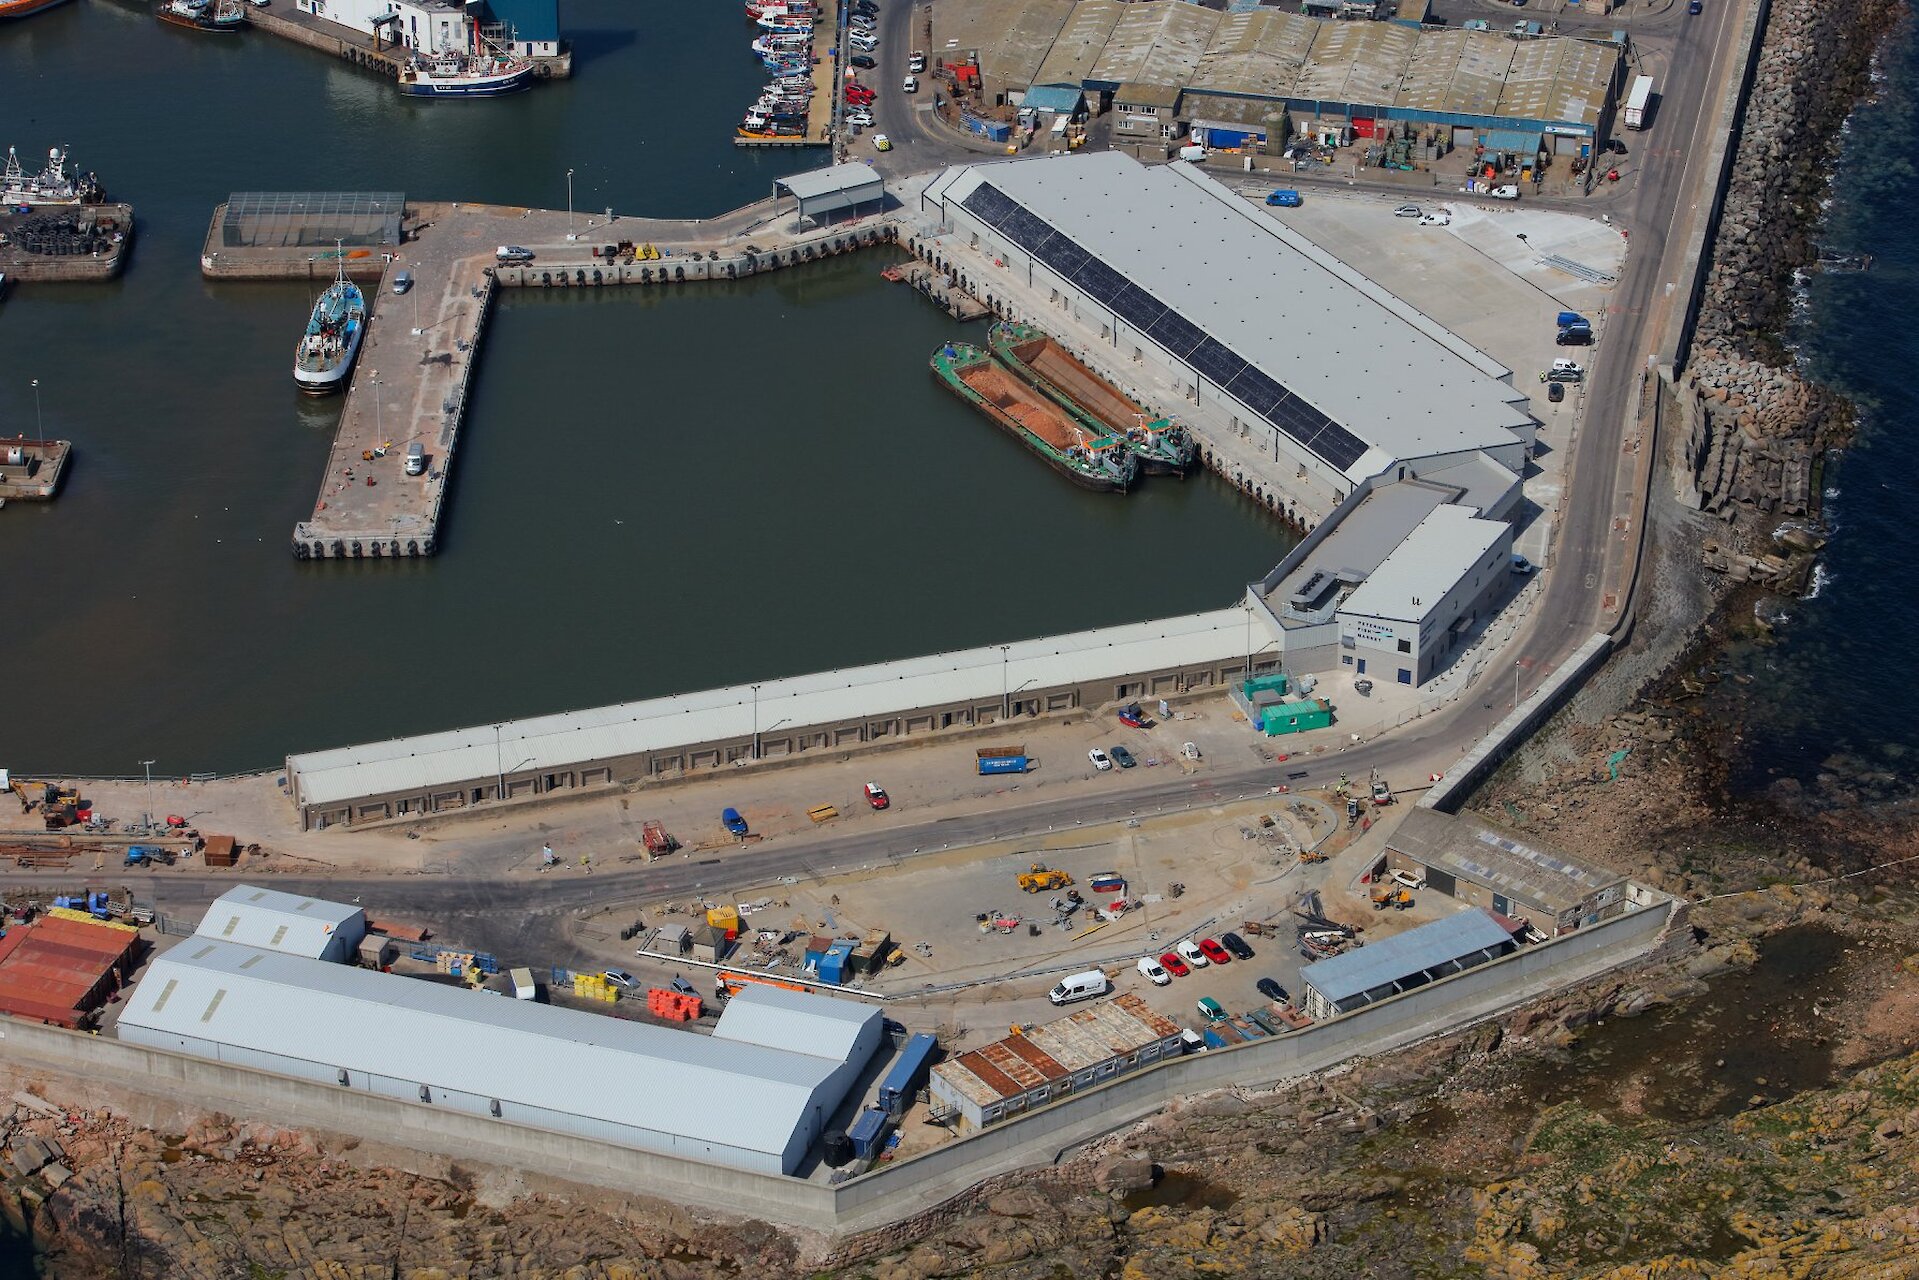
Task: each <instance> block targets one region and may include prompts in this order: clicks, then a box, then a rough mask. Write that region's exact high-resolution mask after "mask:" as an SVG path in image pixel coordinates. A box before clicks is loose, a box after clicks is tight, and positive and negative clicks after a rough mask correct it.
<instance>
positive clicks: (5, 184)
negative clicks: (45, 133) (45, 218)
mask: <svg viewBox="0 0 1919 1280" xmlns="http://www.w3.org/2000/svg"><path fill="white" fill-rule="evenodd" d="M106 198H107V193H106V188H104V187H102V186H101V185H100V180H99V179H98V178H97V177H95V176H94V175H93V174H91V173H79V172H75V173H72V174H69V173H68V172H67V154H66V152H64V151H62V150H61V149H60V148H58V147H55V148H53V149H52V150H51V151H48V152H47V167H46V168H44V169H42V170H41V171H40V172H39V173H28V172H27V171H26V170H25V169H24V168H22V167H21V164H20V155H19V153H18V152H16V151H15V150H14V149H13V148H12V147H8V148H7V167H6V169H5V170H0V205H21V204H27V205H50V204H51V205H60V204H66V205H73V204H102V203H104V202H105V201H106Z"/></svg>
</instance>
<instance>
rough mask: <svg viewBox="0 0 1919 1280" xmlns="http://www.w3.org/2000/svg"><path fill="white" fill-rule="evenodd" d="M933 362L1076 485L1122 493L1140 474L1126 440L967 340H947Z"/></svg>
mask: <svg viewBox="0 0 1919 1280" xmlns="http://www.w3.org/2000/svg"><path fill="white" fill-rule="evenodd" d="M930 363H931V365H932V368H933V376H934V377H935V378H938V379H939V381H940V382H941V384H942V385H944V386H945V387H946V388H947V389H948V390H949V391H952V392H953V393H954V394H955V395H957V396H959V397H960V399H962V400H964V401H966V402H967V403H968V404H970V405H972V406H973V407H974V408H976V409H978V410H979V411H980V412H981V413H983V414H985V415H986V416H987V417H988V418H990V419H992V421H993V422H994V423H995V424H996V425H997V426H999V427H1000V429H1001V430H1003V431H1005V432H1006V433H1007V434H1008V435H1010V436H1012V437H1013V438H1014V439H1015V440H1017V441H1019V442H1020V443H1021V444H1023V445H1025V446H1026V447H1027V448H1028V449H1031V450H1032V451H1033V452H1034V453H1037V454H1038V455H1039V456H1040V457H1041V458H1043V459H1045V461H1046V463H1047V465H1048V466H1050V467H1052V468H1053V470H1055V471H1057V472H1059V473H1060V474H1061V475H1063V476H1065V477H1066V478H1067V479H1068V480H1071V481H1072V482H1073V483H1074V484H1076V485H1079V486H1080V487H1082V488H1085V489H1101V490H1107V491H1110V492H1114V493H1124V492H1126V490H1128V489H1130V488H1132V487H1133V482H1134V481H1135V480H1137V479H1138V478H1139V458H1138V457H1137V456H1135V455H1134V453H1133V451H1132V450H1131V449H1129V448H1128V447H1127V446H1126V442H1125V440H1124V439H1122V438H1121V437H1119V436H1115V435H1112V434H1111V433H1108V432H1104V431H1102V430H1100V429H1099V427H1098V426H1097V424H1095V423H1093V422H1092V420H1091V419H1089V418H1086V417H1084V416H1083V415H1077V414H1072V413H1069V412H1068V411H1067V410H1066V409H1064V408H1063V407H1062V406H1059V405H1056V404H1054V403H1052V402H1050V401H1049V400H1047V399H1046V398H1045V397H1043V396H1040V395H1039V394H1037V393H1036V392H1034V391H1033V390H1032V389H1031V388H1030V387H1028V386H1027V385H1026V384H1025V383H1023V382H1021V381H1020V380H1019V379H1018V378H1016V377H1014V376H1013V375H1012V374H1011V373H1010V372H1009V371H1008V370H1007V368H1006V366H1004V365H1002V364H1001V363H1000V362H999V361H997V360H995V359H994V358H993V356H992V354H991V353H990V352H986V351H982V350H980V349H979V348H978V347H976V346H973V345H972V344H971V343H968V342H949V343H947V344H945V345H944V346H942V347H940V348H939V350H937V351H935V352H934V353H933V358H932V360H931V362H930Z"/></svg>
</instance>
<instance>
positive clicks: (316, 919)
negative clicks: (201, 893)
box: [196, 884, 366, 959]
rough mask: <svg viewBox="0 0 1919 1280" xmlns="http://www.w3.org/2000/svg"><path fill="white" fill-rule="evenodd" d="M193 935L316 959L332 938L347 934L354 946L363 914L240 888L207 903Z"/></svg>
mask: <svg viewBox="0 0 1919 1280" xmlns="http://www.w3.org/2000/svg"><path fill="white" fill-rule="evenodd" d="M196 932H197V933H198V935H199V936H200V937H203V938H214V939H219V940H221V941H225V942H241V943H245V944H246V945H247V946H250V947H264V948H266V949H268V950H270V951H283V952H285V953H286V954H288V955H295V956H308V957H311V958H316V959H317V958H318V957H319V956H320V955H321V954H322V953H324V952H325V951H326V949H327V946H328V944H330V943H331V942H332V941H333V938H334V936H335V935H336V934H338V933H341V932H345V933H347V934H348V935H349V936H348V938H347V942H346V945H347V946H348V947H353V946H356V945H358V943H359V941H360V939H361V938H362V937H363V936H365V934H366V915H365V913H363V912H362V911H361V910H360V908H358V907H351V906H348V905H346V904H345V903H341V902H327V901H324V900H322V899H320V898H308V897H303V896H301V895H299V894H293V893H281V892H280V891H279V890H278V889H261V888H258V887H256V886H254V885H247V884H242V885H235V886H234V887H233V888H231V889H228V890H227V891H226V892H225V893H223V894H221V895H220V896H219V897H217V898H215V899H214V900H213V905H211V906H209V907H208V908H207V913H206V915H204V916H202V917H201V918H200V927H199V929H198V930H197V931H196Z"/></svg>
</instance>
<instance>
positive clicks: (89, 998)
mask: <svg viewBox="0 0 1919 1280" xmlns="http://www.w3.org/2000/svg"><path fill="white" fill-rule="evenodd" d="M139 947H140V935H139V934H138V933H136V932H134V931H133V930H131V929H124V928H119V927H116V926H113V925H106V924H90V923H87V922H85V921H80V920H63V919H60V918H58V917H54V916H47V917H43V918H41V919H39V920H35V921H34V922H33V923H32V924H25V925H14V926H12V927H11V928H9V929H8V930H7V933H6V936H5V937H4V938H0V1013H8V1014H11V1015H12V1016H14V1017H16V1018H30V1019H32V1020H34V1021H36V1022H51V1023H53V1024H55V1025H56V1026H62V1027H77V1026H79V1025H80V1022H81V1020H82V1019H83V1018H84V1017H85V1016H86V1015H87V1014H89V1013H91V1012H93V1011H94V1010H95V1009H98V1008H99V1007H100V1006H101V1005H103V1004H105V1003H106V1001H107V999H108V997H110V996H112V995H113V993H114V992H116V991H118V990H119V989H120V986H121V984H122V983H123V982H124V981H126V979H127V976H128V975H129V974H131V973H132V972H133V966H134V963H135V957H136V956H137V954H138V951H139Z"/></svg>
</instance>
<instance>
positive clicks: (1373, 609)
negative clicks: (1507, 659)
mask: <svg viewBox="0 0 1919 1280" xmlns="http://www.w3.org/2000/svg"><path fill="white" fill-rule="evenodd" d="M1512 548H1513V530H1512V526H1511V525H1509V524H1507V523H1506V522H1505V521H1503V520H1485V519H1482V518H1480V517H1479V516H1477V515H1474V514H1473V513H1472V511H1470V510H1468V509H1467V508H1465V507H1462V506H1458V505H1456V504H1453V503H1447V504H1445V505H1443V506H1439V507H1435V508H1434V509H1433V511H1432V512H1431V513H1430V514H1429V515H1428V516H1427V517H1426V518H1425V519H1424V520H1422V521H1420V522H1419V524H1418V526H1417V527H1416V528H1414V529H1413V531H1412V532H1411V533H1410V534H1408V535H1407V536H1406V540H1405V541H1404V542H1401V543H1400V544H1399V545H1398V546H1397V547H1394V548H1393V549H1392V551H1391V552H1390V553H1388V554H1387V556H1386V558H1385V559H1384V560H1382V561H1380V563H1379V567H1378V568H1376V569H1374V570H1373V571H1372V572H1371V573H1369V574H1367V575H1366V577H1365V580H1364V581H1362V582H1361V583H1360V584H1359V585H1358V586H1357V587H1356V588H1355V589H1354V590H1353V591H1352V592H1351V594H1349V595H1348V596H1347V597H1346V599H1345V602H1344V603H1343V604H1341V605H1340V607H1339V612H1338V622H1339V647H1340V656H1339V660H1340V663H1341V664H1342V665H1344V666H1348V667H1352V668H1353V669H1354V674H1355V675H1363V676H1371V677H1372V678H1373V679H1375V680H1389V681H1396V682H1397V683H1399V684H1413V685H1417V684H1424V683H1426V681H1427V680H1428V679H1430V678H1431V677H1432V676H1433V675H1434V674H1435V673H1436V672H1437V671H1439V670H1441V669H1443V668H1444V667H1445V665H1446V663H1447V661H1448V660H1449V659H1450V658H1451V656H1452V654H1453V652H1454V650H1456V649H1457V648H1459V646H1460V644H1461V643H1462V641H1464V640H1465V638H1466V637H1468V636H1470V635H1471V634H1472V633H1473V631H1474V630H1475V629H1476V628H1477V627H1478V625H1479V624H1480V623H1481V622H1483V621H1484V620H1485V612H1486V610H1487V609H1489V608H1490V607H1491V606H1492V604H1493V602H1494V600H1495V599H1496V598H1497V597H1498V596H1499V595H1500V594H1501V593H1502V592H1503V591H1504V590H1505V589H1507V588H1508V587H1509V585H1510V584H1509V582H1508V579H1509V578H1510V577H1511V574H1512V569H1511V565H1512Z"/></svg>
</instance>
